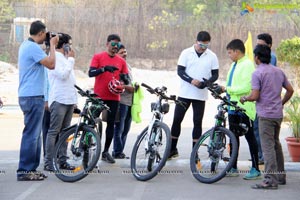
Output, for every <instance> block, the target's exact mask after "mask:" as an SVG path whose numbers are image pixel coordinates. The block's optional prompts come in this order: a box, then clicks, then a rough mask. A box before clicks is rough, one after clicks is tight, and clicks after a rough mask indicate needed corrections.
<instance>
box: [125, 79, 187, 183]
mask: <svg viewBox="0 0 300 200" xmlns="http://www.w3.org/2000/svg"><path fill="white" fill-rule="evenodd" d="M141 86H143V87H145V88H146V89H147V91H148V92H150V93H151V94H154V95H156V96H158V99H157V101H156V102H153V103H151V112H152V113H153V117H152V119H151V121H150V122H149V124H148V126H147V127H146V128H145V129H144V130H143V131H142V132H141V133H140V135H139V136H138V137H137V140H136V142H135V144H134V146H133V150H132V153H131V162H130V167H131V172H132V174H133V176H134V177H135V178H136V179H137V180H139V181H147V180H150V179H152V178H153V177H155V176H156V175H157V174H158V172H159V171H160V170H161V169H162V168H163V166H164V165H165V163H166V161H167V158H168V155H169V153H170V149H171V131H170V129H169V127H168V126H167V125H166V124H165V123H164V122H163V117H164V115H165V114H167V113H168V112H169V107H170V105H169V103H168V101H169V100H171V101H174V102H175V103H177V104H181V105H183V104H182V102H181V101H179V100H177V99H176V96H175V95H170V96H167V95H166V93H167V88H166V87H164V86H163V87H157V88H155V89H153V88H151V87H150V86H148V85H146V84H145V83H142V84H141ZM183 106H184V105H183Z"/></svg>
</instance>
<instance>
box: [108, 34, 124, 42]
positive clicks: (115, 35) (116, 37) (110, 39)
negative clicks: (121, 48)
mask: <svg viewBox="0 0 300 200" xmlns="http://www.w3.org/2000/svg"><path fill="white" fill-rule="evenodd" d="M112 40H118V41H119V42H121V38H120V36H119V35H118V34H110V35H109V36H108V37H107V42H110V41H112Z"/></svg>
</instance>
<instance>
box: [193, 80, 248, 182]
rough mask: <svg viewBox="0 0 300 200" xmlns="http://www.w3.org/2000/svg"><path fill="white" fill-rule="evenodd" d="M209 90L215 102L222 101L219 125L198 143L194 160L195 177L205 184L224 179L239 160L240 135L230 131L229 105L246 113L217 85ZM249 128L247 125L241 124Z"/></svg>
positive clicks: (203, 135) (206, 133)
mask: <svg viewBox="0 0 300 200" xmlns="http://www.w3.org/2000/svg"><path fill="white" fill-rule="evenodd" d="M207 88H208V90H209V91H210V92H211V94H212V96H213V97H214V98H215V99H219V100H221V103H220V104H219V105H218V107H217V110H218V112H217V115H216V116H215V119H216V121H215V126H214V127H212V128H211V129H209V130H208V131H206V132H205V133H204V134H202V136H201V137H200V138H199V140H198V141H197V143H196V144H195V146H194V148H193V151H192V153H191V157H190V168H191V171H192V174H193V176H194V177H195V178H196V179H197V180H198V181H200V182H202V183H214V182H217V181H219V180H221V179H222V178H223V177H224V176H225V175H226V173H227V172H228V171H229V170H230V169H231V168H232V166H233V163H234V161H235V160H236V159H237V154H238V144H237V140H236V136H235V135H234V133H233V132H232V131H230V130H229V129H227V128H226V119H227V117H226V113H227V112H228V106H231V107H233V108H234V109H235V112H243V113H244V112H245V110H244V109H243V108H241V107H239V106H237V102H235V101H230V100H229V99H228V98H227V97H226V96H223V97H222V96H221V95H220V92H219V91H217V90H216V88H218V87H217V85H216V84H214V85H213V84H208V87H207ZM239 126H241V128H244V129H246V128H247V127H244V124H239Z"/></svg>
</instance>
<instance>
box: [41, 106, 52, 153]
mask: <svg viewBox="0 0 300 200" xmlns="http://www.w3.org/2000/svg"><path fill="white" fill-rule="evenodd" d="M49 127H50V111H49V110H46V109H45V113H44V117H43V126H42V132H43V152H44V153H43V155H44V157H45V155H46V139H47V134H48V130H49Z"/></svg>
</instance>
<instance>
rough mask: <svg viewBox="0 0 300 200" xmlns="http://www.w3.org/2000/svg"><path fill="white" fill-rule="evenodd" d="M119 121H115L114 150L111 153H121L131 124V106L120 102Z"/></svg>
mask: <svg viewBox="0 0 300 200" xmlns="http://www.w3.org/2000/svg"><path fill="white" fill-rule="evenodd" d="M119 116H120V121H119V122H116V123H115V130H114V152H113V155H115V156H116V155H118V154H120V153H123V150H124V148H125V143H126V139H127V135H128V132H129V129H130V126H131V120H132V118H131V106H127V105H124V104H120V107H119Z"/></svg>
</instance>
